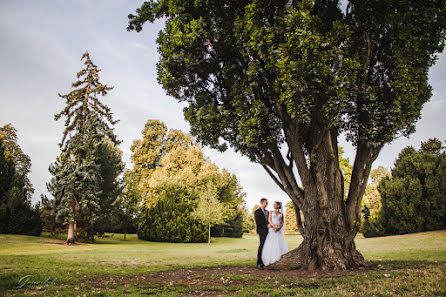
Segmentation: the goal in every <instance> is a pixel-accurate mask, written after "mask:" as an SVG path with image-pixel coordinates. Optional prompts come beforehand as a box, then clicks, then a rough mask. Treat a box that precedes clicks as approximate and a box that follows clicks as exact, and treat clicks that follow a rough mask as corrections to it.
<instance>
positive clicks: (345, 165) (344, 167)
mask: <svg viewBox="0 0 446 297" xmlns="http://www.w3.org/2000/svg"><path fill="white" fill-rule="evenodd" d="M338 155H339V157H338V158H339V169H341V171H342V176H343V178H344V196H345V198H347V191H348V189H349V188H350V182H351V180H352V171H353V166H352V165H351V164H350V159H349V158H345V157H344V156H343V155H344V149H343V148H342V147H341V146H340V147H338Z"/></svg>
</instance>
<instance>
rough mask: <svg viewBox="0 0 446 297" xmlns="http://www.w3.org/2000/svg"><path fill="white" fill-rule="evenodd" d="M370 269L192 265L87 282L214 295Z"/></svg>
mask: <svg viewBox="0 0 446 297" xmlns="http://www.w3.org/2000/svg"><path fill="white" fill-rule="evenodd" d="M370 269H371V268H367V269H356V270H347V271H336V272H333V271H332V272H329V271H326V272H324V271H317V272H309V271H299V270H292V271H276V270H267V269H265V270H259V269H257V268H255V267H217V268H192V269H176V270H170V271H161V272H151V273H145V274H140V275H123V276H110V275H107V276H104V277H101V276H98V278H95V279H91V280H89V281H87V282H86V284H88V285H91V286H93V287H103V288H104V287H108V286H110V285H112V286H113V285H117V284H121V285H123V284H126V283H127V284H128V283H133V284H134V285H137V286H141V287H144V286H147V285H150V286H151V287H153V288H156V287H158V288H166V287H167V288H168V287H171V288H174V287H179V286H181V287H188V288H190V289H191V290H192V291H193V292H196V293H197V294H198V293H200V294H201V293H203V292H207V293H206V296H212V295H213V293H212V292H213V290H209V289H210V288H215V289H216V292H217V293H219V290H218V288H225V287H229V286H231V287H233V286H236V287H237V286H247V285H248V286H249V285H253V284H256V283H259V282H265V281H272V282H275V283H276V284H277V285H278V286H282V287H285V288H296V287H302V288H313V289H317V288H318V287H319V285H318V283H317V280H320V279H323V278H328V277H340V276H347V275H354V274H358V273H364V272H366V271H367V270H370ZM194 290H195V291H194ZM208 291H209V292H208ZM193 295H194V294H193ZM198 295H199V294H198Z"/></svg>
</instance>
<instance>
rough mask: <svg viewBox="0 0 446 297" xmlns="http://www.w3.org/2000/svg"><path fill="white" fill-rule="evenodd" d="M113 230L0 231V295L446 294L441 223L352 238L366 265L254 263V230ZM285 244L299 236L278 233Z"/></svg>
mask: <svg viewBox="0 0 446 297" xmlns="http://www.w3.org/2000/svg"><path fill="white" fill-rule="evenodd" d="M127 239H128V240H127V241H124V240H123V235H121V234H113V237H109V238H104V239H101V238H98V239H97V243H94V244H85V243H78V244H75V245H72V246H67V245H65V243H64V240H63V239H54V238H50V237H48V236H45V235H43V236H42V237H32V236H23V235H5V234H0V296H2V295H4V296H122V295H129V296H346V295H351V296H358V295H359V296H446V231H434V232H423V233H417V234H408V235H399V236H388V237H380V238H363V237H362V235H359V236H358V237H357V238H356V244H357V246H358V249H359V250H360V251H361V252H362V254H363V255H364V257H365V258H366V260H367V261H368V263H369V264H370V268H369V269H364V270H357V271H349V272H344V273H337V274H329V273H302V272H299V271H291V272H289V271H268V270H264V271H258V270H257V269H255V268H254V266H255V261H256V250H257V245H258V237H257V236H256V235H254V234H246V235H244V237H243V238H213V239H212V243H211V244H210V245H209V244H207V243H192V244H190V243H189V244H178V243H158V242H147V241H142V240H138V239H137V237H136V235H129V236H127ZM286 239H287V241H288V246H289V248H290V249H291V248H294V247H297V246H298V244H299V243H300V242H301V240H302V239H301V237H300V236H299V235H286Z"/></svg>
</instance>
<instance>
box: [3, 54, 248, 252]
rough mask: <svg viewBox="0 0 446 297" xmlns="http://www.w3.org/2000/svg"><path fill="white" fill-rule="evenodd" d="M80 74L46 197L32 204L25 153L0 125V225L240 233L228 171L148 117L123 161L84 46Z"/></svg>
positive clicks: (71, 231)
mask: <svg viewBox="0 0 446 297" xmlns="http://www.w3.org/2000/svg"><path fill="white" fill-rule="evenodd" d="M81 61H83V64H84V67H83V68H82V69H81V70H80V71H79V72H78V73H77V78H78V80H77V81H75V82H73V83H72V88H73V89H72V90H71V91H70V92H69V93H67V94H64V95H61V94H59V96H60V98H62V100H64V102H65V107H64V108H63V109H62V110H61V111H60V112H59V113H57V114H56V115H55V117H54V119H55V120H61V119H64V120H65V125H64V127H65V129H64V131H63V134H62V139H61V141H60V143H59V147H60V154H59V155H58V156H57V158H56V160H55V161H54V162H53V163H52V164H51V165H50V166H49V172H50V174H51V176H52V177H51V180H50V181H49V182H48V183H47V189H48V192H49V194H50V197H47V196H46V195H42V196H41V200H40V201H39V202H38V203H37V205H36V206H35V207H32V206H31V194H32V193H33V191H34V189H33V187H32V184H31V182H30V181H29V179H28V176H27V175H28V173H29V171H30V167H31V160H30V158H29V156H27V155H26V154H24V153H23V152H22V150H21V149H20V146H19V145H18V143H17V134H16V130H15V129H14V128H13V127H12V126H11V125H10V124H8V125H5V126H4V127H2V128H1V130H0V156H1V164H0V166H1V168H0V170H1V181H0V183H1V188H0V191H1V198H2V199H1V200H0V232H1V233H20V234H29V235H40V234H41V232H42V229H43V231H47V232H50V233H51V234H52V235H53V236H55V235H57V234H59V233H62V232H66V233H67V243H68V244H71V243H74V242H75V241H76V240H82V241H87V242H93V241H94V239H95V236H104V234H105V232H122V233H124V234H127V233H137V234H138V237H139V238H141V239H145V240H152V241H169V242H204V241H208V242H210V238H211V236H233V237H240V236H242V234H243V231H246V230H244V228H243V227H244V226H245V225H246V220H247V215H246V213H247V211H246V207H245V202H244V197H245V193H244V192H243V189H242V187H241V185H240V183H239V181H238V180H237V178H236V176H235V175H234V174H231V173H229V172H228V171H227V170H226V169H220V168H218V167H217V166H216V165H215V164H213V163H212V162H211V161H210V160H209V158H207V157H205V156H204V154H203V151H202V149H201V146H200V145H199V144H198V143H197V142H196V141H195V139H194V138H193V137H192V136H191V135H188V134H186V133H183V132H182V131H180V130H175V129H171V130H169V129H168V128H167V126H166V125H165V124H164V123H162V122H160V121H157V120H149V121H147V123H146V125H145V126H144V129H143V130H142V135H141V139H138V140H135V141H134V142H133V144H132V147H131V151H132V155H131V161H132V163H133V167H132V168H130V169H128V170H125V166H124V163H123V161H122V151H121V150H120V148H119V144H120V143H121V142H122V141H121V140H119V139H118V137H117V135H116V134H115V132H114V126H115V125H116V123H118V121H117V120H115V119H114V118H113V114H112V112H111V110H110V108H109V107H108V106H107V105H105V104H104V103H103V101H102V97H103V96H106V95H107V93H108V92H109V91H111V90H112V89H113V87H111V86H108V85H106V84H103V83H102V82H101V81H100V78H99V72H100V69H99V68H98V66H97V65H95V64H94V63H93V61H92V59H91V58H90V55H89V53H88V52H85V53H84V54H83V55H82V58H81Z"/></svg>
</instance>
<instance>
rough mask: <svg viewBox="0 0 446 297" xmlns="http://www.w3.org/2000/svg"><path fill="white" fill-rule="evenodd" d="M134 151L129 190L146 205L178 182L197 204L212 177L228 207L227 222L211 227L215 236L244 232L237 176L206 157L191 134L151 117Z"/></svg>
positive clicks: (219, 197) (129, 172) (134, 144)
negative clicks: (168, 126) (131, 180)
mask: <svg viewBox="0 0 446 297" xmlns="http://www.w3.org/2000/svg"><path fill="white" fill-rule="evenodd" d="M132 152H133V154H132V157H131V158H132V161H133V162H134V166H133V168H132V169H131V170H129V171H128V172H126V176H132V178H133V179H134V183H133V184H132V185H129V186H128V191H129V192H132V193H134V194H133V195H136V196H138V197H139V198H138V199H139V200H140V201H141V205H142V207H143V208H149V207H152V206H153V205H155V204H156V203H157V202H158V200H159V199H160V197H164V196H165V194H163V195H161V193H164V192H165V191H166V189H170V188H172V187H173V188H177V186H179V185H181V188H182V189H184V190H185V191H186V193H185V194H184V195H185V196H186V197H190V199H191V200H192V201H193V202H194V205H196V203H197V201H198V199H199V197H200V195H201V194H202V192H203V191H205V189H206V186H207V184H208V182H210V181H211V182H212V183H214V184H215V185H216V187H217V193H218V200H219V201H220V202H221V203H223V204H224V211H225V220H224V222H223V223H221V224H217V225H214V226H213V227H212V228H211V234H212V236H234V237H241V236H242V234H243V220H244V219H243V198H244V195H245V194H244V193H243V192H242V188H241V186H240V184H239V182H238V180H237V178H236V176H235V175H234V174H230V173H229V172H228V171H227V170H225V169H222V170H220V169H219V168H218V167H217V166H216V165H215V164H213V163H211V162H210V160H209V159H208V158H205V157H204V155H203V152H202V150H201V148H200V146H199V145H198V144H197V143H196V142H195V140H194V139H193V138H192V137H191V136H190V135H188V134H184V133H183V132H181V131H179V130H174V129H171V130H168V129H167V127H166V126H165V124H164V123H162V122H160V121H154V120H150V121H148V122H147V124H146V125H145V127H144V129H143V131H142V139H139V140H136V141H134V142H133V145H132Z"/></svg>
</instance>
